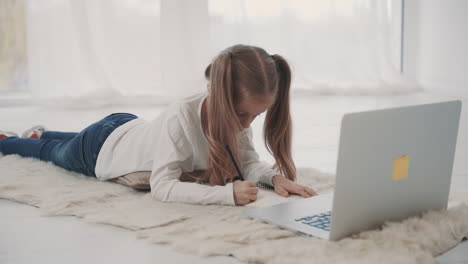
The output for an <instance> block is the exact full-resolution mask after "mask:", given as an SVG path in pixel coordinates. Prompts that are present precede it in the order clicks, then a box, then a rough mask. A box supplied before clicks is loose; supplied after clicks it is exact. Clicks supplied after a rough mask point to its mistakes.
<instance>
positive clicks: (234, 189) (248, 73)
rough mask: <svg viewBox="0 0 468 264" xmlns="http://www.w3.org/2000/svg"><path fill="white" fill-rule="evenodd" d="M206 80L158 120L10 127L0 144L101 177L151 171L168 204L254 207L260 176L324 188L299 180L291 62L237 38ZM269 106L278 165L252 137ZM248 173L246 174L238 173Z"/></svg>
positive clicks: (268, 133) (284, 185) (285, 189)
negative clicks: (25, 133)
mask: <svg viewBox="0 0 468 264" xmlns="http://www.w3.org/2000/svg"><path fill="white" fill-rule="evenodd" d="M205 77H206V79H207V80H208V91H207V92H206V93H201V94H196V95H193V96H191V97H188V98H185V99H183V100H181V101H180V102H177V103H174V104H172V105H171V106H169V107H168V109H166V110H165V111H164V112H163V113H161V114H160V115H159V116H158V117H157V118H156V119H154V120H153V121H150V122H148V121H145V120H142V119H140V118H138V117H137V116H135V115H132V114H125V113H115V114H111V115H109V116H107V117H105V118H104V119H102V120H100V121H98V122H96V123H94V124H92V125H90V126H89V127H87V128H86V129H84V130H83V131H81V132H80V133H63V132H51V131H45V132H42V131H39V133H35V134H33V135H34V136H32V137H36V139H34V138H18V137H14V136H13V137H7V136H8V135H5V134H4V135H0V138H4V139H0V151H1V152H2V153H3V154H5V155H8V154H19V155H21V156H24V157H35V158H38V159H41V160H45V161H51V162H53V163H54V164H56V165H57V166H60V167H62V168H64V169H67V170H70V171H75V172H78V173H82V174H85V175H89V176H95V177H97V178H98V179H99V180H102V181H104V180H110V179H116V178H118V177H120V176H122V175H127V174H129V173H134V172H142V171H150V172H151V177H150V180H149V181H150V186H151V194H152V195H153V197H155V198H156V199H157V200H160V201H163V202H184V203H194V204H221V205H245V204H248V203H250V202H253V201H255V200H256V199H257V192H258V189H257V187H256V183H257V182H262V183H265V184H268V185H270V186H273V187H274V189H275V191H276V192H277V193H278V194H280V195H282V196H285V197H287V196H288V195H289V194H290V193H291V194H299V195H301V196H303V197H311V196H313V195H315V194H316V193H315V192H314V191H313V190H312V189H310V188H307V187H305V186H301V185H298V184H296V183H294V181H295V179H296V169H295V166H294V162H293V160H292V157H291V134H292V124H291V116H290V110H289V90H290V83H291V70H290V67H289V65H288V63H287V62H286V60H285V59H284V58H283V57H281V56H280V55H269V54H268V53H267V52H266V51H265V50H263V49H262V48H259V47H254V46H245V45H235V46H232V47H229V48H227V49H225V50H224V51H222V52H221V53H220V54H219V55H218V56H217V57H216V58H215V59H214V60H213V61H212V63H211V64H210V65H208V67H207V68H206V70H205ZM264 112H266V117H265V124H264V138H265V145H266V147H267V149H268V150H269V151H270V153H272V154H273V156H274V158H275V161H276V164H275V166H274V168H270V167H268V166H266V165H264V164H263V163H261V162H260V161H259V157H258V154H257V153H256V151H255V149H254V146H253V143H252V129H251V128H250V124H251V123H252V121H253V120H254V119H255V118H256V117H257V116H258V115H260V114H261V113H264ZM0 134H1V133H0ZM38 134H39V135H38ZM38 137H39V139H38ZM228 148H229V149H230V151H231V153H232V158H231V156H230V154H229V151H227V149H228ZM234 163H237V164H238V166H239V170H237V169H236V168H235V165H234ZM238 171H239V172H241V175H238V174H239V173H238ZM242 175H243V177H244V178H245V181H242V180H238V179H239V178H240V177H242ZM241 179H242V178H241Z"/></svg>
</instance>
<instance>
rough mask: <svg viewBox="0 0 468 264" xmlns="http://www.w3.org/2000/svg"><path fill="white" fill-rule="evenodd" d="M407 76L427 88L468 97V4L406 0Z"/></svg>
mask: <svg viewBox="0 0 468 264" xmlns="http://www.w3.org/2000/svg"><path fill="white" fill-rule="evenodd" d="M404 19H405V22H404V25H405V26H404V28H405V32H404V36H405V39H404V69H403V71H404V73H405V74H406V75H407V76H408V77H411V78H414V79H415V80H416V81H418V82H419V83H420V84H421V85H422V86H423V87H424V88H425V89H427V90H432V91H434V92H441V93H448V94H463V95H468V1H466V0H406V1H405V17H404Z"/></svg>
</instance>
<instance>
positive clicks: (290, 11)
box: [26, 0, 414, 98]
mask: <svg viewBox="0 0 468 264" xmlns="http://www.w3.org/2000/svg"><path fill="white" fill-rule="evenodd" d="M399 3H400V2H399V1H394V0H377V1H375V0H374V1H373V0H340V1H338V0H334V1H333V0H316V1H306V0H288V1H286V0H268V1H267V0H198V1H190V0H114V1H94V0H61V1H58V0H43V1H34V0H29V1H27V4H26V16H27V37H28V69H29V87H30V90H31V92H32V93H33V94H34V95H35V96H38V97H45V98H53V97H100V98H113V97H116V96H122V95H123V96H134V95H144V94H152V95H164V96H184V95H186V94H190V93H192V92H195V91H200V90H203V89H205V87H204V86H205V84H204V80H203V71H204V69H205V67H206V66H207V65H208V63H209V62H210V60H211V59H212V58H213V57H214V56H215V55H216V54H217V53H218V52H219V51H220V50H222V49H224V48H226V47H227V46H230V45H233V44H237V43H245V44H253V45H258V46H261V47H263V48H265V49H266V50H267V51H268V52H270V53H278V54H281V55H283V56H285V57H286V58H287V59H289V60H290V62H291V63H292V65H293V68H294V72H295V79H294V84H293V89H296V90H297V89H305V90H309V91H315V92H322V93H342V94H353V93H372V94H375V93H377V94H378V93H382V92H383V93H387V92H398V91H410V90H412V89H413V88H414V87H413V86H412V83H410V82H408V81H406V80H404V79H403V78H402V76H401V75H400V74H399V68H398V67H399V54H400V50H399V49H400V47H399V40H400V27H401V25H400V24H399V23H400V21H401V17H400V16H401V13H400V12H401V6H400V5H399Z"/></svg>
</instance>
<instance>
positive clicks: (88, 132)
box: [0, 113, 137, 176]
mask: <svg viewBox="0 0 468 264" xmlns="http://www.w3.org/2000/svg"><path fill="white" fill-rule="evenodd" d="M135 118H137V116H135V115H132V114H126V113H115V114H111V115H109V116H107V117H105V118H104V119H102V120H100V121H98V122H96V123H94V124H92V125H90V126H88V127H87V128H86V129H84V130H83V131H81V132H80V133H60V132H58V133H57V132H56V133H57V134H55V135H59V134H60V135H59V136H62V137H67V139H50V138H49V139H47V135H46V138H40V139H31V138H17V137H8V138H5V139H1V140H0V152H2V153H3V154H4V155H8V154H19V155H21V156H23V157H34V158H38V159H41V160H44V161H51V162H53V163H54V164H55V165H57V166H60V167H62V168H64V169H67V170H71V171H75V172H78V173H82V174H85V175H89V176H96V174H95V167H96V162H97V157H98V154H99V151H100V149H101V147H102V145H103V144H104V141H105V140H106V138H107V137H108V136H109V135H110V134H111V133H112V131H113V130H114V129H116V128H117V127H119V126H121V125H123V124H125V123H126V122H128V121H130V120H133V119H135ZM53 135H54V134H52V136H53ZM49 136H50V135H49ZM72 136H73V137H72Z"/></svg>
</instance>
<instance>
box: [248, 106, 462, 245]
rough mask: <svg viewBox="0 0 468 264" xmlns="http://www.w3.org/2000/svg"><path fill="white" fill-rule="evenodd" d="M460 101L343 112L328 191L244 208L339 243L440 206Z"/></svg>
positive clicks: (445, 196) (446, 191) (444, 200)
mask: <svg viewBox="0 0 468 264" xmlns="http://www.w3.org/2000/svg"><path fill="white" fill-rule="evenodd" d="M461 105H462V103H461V101H449V102H441V103H432V104H424V105H415V106H406V107H398V108H391V109H383V110H376V111H367V112H360V113H350V114H346V115H344V116H343V119H342V123H341V134H340V145H339V151H338V163H337V169H336V183H335V190H334V193H332V194H324V195H317V196H314V197H310V198H305V199H301V200H296V201H292V202H287V203H282V204H278V205H274V206H270V207H264V208H256V209H250V210H247V211H246V214H247V216H248V217H250V218H256V219H260V220H263V221H264V222H267V223H271V224H275V225H278V226H279V227H282V228H285V229H289V230H292V231H295V232H298V233H300V234H304V235H310V236H314V237H318V238H322V239H327V240H339V239H341V238H344V237H347V236H349V235H352V234H354V233H358V232H361V231H365V230H370V229H375V228H379V227H381V226H382V224H383V223H384V222H386V221H399V220H402V219H405V218H408V217H410V216H415V215H420V214H421V213H423V212H425V211H428V210H432V209H445V208H447V203H448V195H449V189H450V180H451V177H452V168H453V160H454V155H455V147H456V142H457V134H458V126H459V120H460V111H461Z"/></svg>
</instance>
